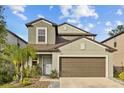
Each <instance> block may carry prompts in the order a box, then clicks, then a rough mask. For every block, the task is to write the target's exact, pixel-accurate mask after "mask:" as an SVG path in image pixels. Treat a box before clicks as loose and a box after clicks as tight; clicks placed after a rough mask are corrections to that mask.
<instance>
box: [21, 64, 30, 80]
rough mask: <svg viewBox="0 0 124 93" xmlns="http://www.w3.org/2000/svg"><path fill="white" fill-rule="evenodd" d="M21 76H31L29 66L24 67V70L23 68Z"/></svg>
mask: <svg viewBox="0 0 124 93" xmlns="http://www.w3.org/2000/svg"><path fill="white" fill-rule="evenodd" d="M23 76H24V77H25V78H30V77H31V68H30V67H29V66H27V67H26V68H24V70H23Z"/></svg>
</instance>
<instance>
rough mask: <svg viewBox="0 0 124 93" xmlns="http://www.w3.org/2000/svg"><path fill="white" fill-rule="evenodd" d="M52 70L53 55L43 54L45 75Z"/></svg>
mask: <svg viewBox="0 0 124 93" xmlns="http://www.w3.org/2000/svg"><path fill="white" fill-rule="evenodd" d="M51 70H52V57H51V56H43V75H50V73H51Z"/></svg>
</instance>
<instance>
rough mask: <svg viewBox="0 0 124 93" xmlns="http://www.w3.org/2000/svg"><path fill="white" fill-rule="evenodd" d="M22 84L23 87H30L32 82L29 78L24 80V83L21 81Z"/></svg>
mask: <svg viewBox="0 0 124 93" xmlns="http://www.w3.org/2000/svg"><path fill="white" fill-rule="evenodd" d="M20 83H21V85H23V86H28V85H30V84H31V81H30V80H29V78H24V79H23V81H21V82H20Z"/></svg>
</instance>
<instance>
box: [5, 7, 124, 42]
mask: <svg viewBox="0 0 124 93" xmlns="http://www.w3.org/2000/svg"><path fill="white" fill-rule="evenodd" d="M4 15H5V19H6V22H7V27H8V29H10V30H11V31H13V32H14V33H16V34H17V35H19V36H20V37H22V38H23V39H25V40H26V41H27V39H28V29H27V28H26V26H25V24H26V23H27V22H30V21H33V20H35V19H37V18H39V17H44V18H46V19H48V20H50V21H53V22H54V23H57V24H61V23H63V22H69V23H71V24H73V25H75V26H78V27H79V28H82V29H84V30H86V31H89V32H92V33H94V34H97V37H96V40H98V41H102V40H104V39H106V38H108V37H109V36H108V31H110V30H111V29H114V28H115V27H116V26H117V25H123V22H124V17H123V16H124V6H112V5H111V6H107V5H99V6H98V5H97V6H87V5H86V6H79V5H77V6H71V5H70V6H58V5H56V6H51V5H50V6H49V5H48V6H46V5H39V6H38V5H36V6H22V5H21V6H6V9H5V13H4Z"/></svg>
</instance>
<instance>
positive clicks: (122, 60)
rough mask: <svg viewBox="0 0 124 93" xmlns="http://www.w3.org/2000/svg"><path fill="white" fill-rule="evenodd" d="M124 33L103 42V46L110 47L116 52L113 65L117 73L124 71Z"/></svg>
mask: <svg viewBox="0 0 124 93" xmlns="http://www.w3.org/2000/svg"><path fill="white" fill-rule="evenodd" d="M123 40H124V32H121V33H118V34H117V35H114V36H112V37H110V38H107V39H106V40H104V41H102V43H103V44H106V45H109V46H111V47H113V48H115V49H117V51H116V52H114V53H113V59H114V60H113V64H114V70H115V72H118V73H120V72H122V71H124V43H123Z"/></svg>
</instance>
